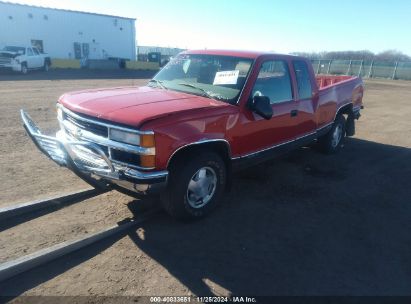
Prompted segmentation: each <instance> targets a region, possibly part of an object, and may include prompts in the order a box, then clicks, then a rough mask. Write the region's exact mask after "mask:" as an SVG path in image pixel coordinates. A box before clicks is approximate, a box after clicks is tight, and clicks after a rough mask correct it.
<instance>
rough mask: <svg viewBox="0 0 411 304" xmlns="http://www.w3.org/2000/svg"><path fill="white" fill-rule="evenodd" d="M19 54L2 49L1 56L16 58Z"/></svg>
mask: <svg viewBox="0 0 411 304" xmlns="http://www.w3.org/2000/svg"><path fill="white" fill-rule="evenodd" d="M17 56H19V53H16V52H9V51H0V57H6V58H14V57H17Z"/></svg>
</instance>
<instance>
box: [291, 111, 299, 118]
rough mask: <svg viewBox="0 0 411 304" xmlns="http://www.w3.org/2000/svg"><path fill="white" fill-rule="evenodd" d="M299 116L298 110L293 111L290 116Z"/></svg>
mask: <svg viewBox="0 0 411 304" xmlns="http://www.w3.org/2000/svg"><path fill="white" fill-rule="evenodd" d="M297 115H298V110H292V111H291V112H290V116H291V117H296V116H297Z"/></svg>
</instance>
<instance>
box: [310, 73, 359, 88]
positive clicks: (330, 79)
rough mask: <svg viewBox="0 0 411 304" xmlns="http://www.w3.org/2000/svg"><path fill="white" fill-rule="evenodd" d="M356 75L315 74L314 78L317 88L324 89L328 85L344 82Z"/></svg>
mask: <svg viewBox="0 0 411 304" xmlns="http://www.w3.org/2000/svg"><path fill="white" fill-rule="evenodd" d="M356 78H358V77H356V76H345V75H344V76H335V75H317V76H315V80H316V81H317V85H318V88H319V89H320V90H322V89H326V88H328V87H330V86H333V85H335V84H337V83H341V82H346V81H349V80H353V79H356Z"/></svg>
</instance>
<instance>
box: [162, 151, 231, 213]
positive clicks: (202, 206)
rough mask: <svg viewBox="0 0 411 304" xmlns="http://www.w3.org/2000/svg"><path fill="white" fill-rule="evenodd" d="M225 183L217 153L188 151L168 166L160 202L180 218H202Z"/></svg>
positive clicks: (219, 194) (223, 172) (223, 166)
mask: <svg viewBox="0 0 411 304" xmlns="http://www.w3.org/2000/svg"><path fill="white" fill-rule="evenodd" d="M225 185H226V167H225V164H224V162H223V161H222V160H221V158H220V157H219V156H218V155H217V154H215V153H204V154H200V155H198V156H195V155H192V158H191V159H190V160H188V161H187V158H185V159H184V161H183V160H182V159H181V160H180V161H176V162H175V164H174V165H173V166H172V168H170V178H169V183H168V189H167V191H166V193H165V194H164V196H163V198H162V201H163V206H164V208H165V210H166V211H167V212H168V213H169V214H170V215H171V216H173V217H175V218H177V219H180V220H187V219H198V218H202V217H204V216H206V215H207V214H209V213H210V212H211V211H212V210H213V209H214V208H215V207H216V206H217V205H218V202H219V199H220V197H221V194H222V193H223V190H224V188H225Z"/></svg>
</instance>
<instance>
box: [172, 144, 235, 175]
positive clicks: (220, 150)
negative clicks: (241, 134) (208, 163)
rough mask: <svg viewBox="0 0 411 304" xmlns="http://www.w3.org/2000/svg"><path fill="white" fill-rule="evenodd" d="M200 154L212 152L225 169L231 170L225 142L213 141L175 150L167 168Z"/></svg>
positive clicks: (227, 147) (229, 155) (228, 152)
mask: <svg viewBox="0 0 411 304" xmlns="http://www.w3.org/2000/svg"><path fill="white" fill-rule="evenodd" d="M201 152H214V153H216V154H218V155H219V156H220V157H221V159H222V160H223V161H224V163H225V164H226V166H227V169H231V153H230V148H229V145H228V143H227V142H225V141H215V142H204V143H198V144H191V145H187V146H185V147H183V148H180V149H177V151H176V152H174V154H173V155H172V156H171V158H170V159H169V161H168V164H167V168H168V169H170V167H172V166H173V165H175V164H176V162H178V161H179V160H181V159H185V158H187V157H190V155H192V154H198V153H201Z"/></svg>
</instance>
